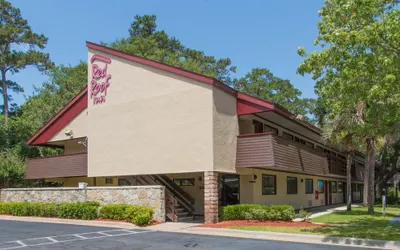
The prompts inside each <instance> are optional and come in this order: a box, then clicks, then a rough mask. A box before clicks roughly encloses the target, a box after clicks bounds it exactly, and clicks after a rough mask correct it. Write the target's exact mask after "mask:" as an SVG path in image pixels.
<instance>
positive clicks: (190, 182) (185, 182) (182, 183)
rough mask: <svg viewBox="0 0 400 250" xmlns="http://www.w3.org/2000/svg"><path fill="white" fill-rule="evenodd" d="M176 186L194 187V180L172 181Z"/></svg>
mask: <svg viewBox="0 0 400 250" xmlns="http://www.w3.org/2000/svg"><path fill="white" fill-rule="evenodd" d="M174 182H175V184H176V185H178V186H194V178H185V179H174Z"/></svg>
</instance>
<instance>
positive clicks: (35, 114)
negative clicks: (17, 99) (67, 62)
mask: <svg viewBox="0 0 400 250" xmlns="http://www.w3.org/2000/svg"><path fill="white" fill-rule="evenodd" d="M47 75H48V77H49V80H48V81H47V82H45V83H43V85H42V86H41V87H40V88H37V89H36V92H35V93H33V95H32V96H31V97H29V98H28V99H27V100H26V102H25V103H24V104H22V105H21V106H20V107H19V108H18V109H17V111H16V115H15V116H13V117H11V118H10V134H12V135H13V136H11V137H10V146H13V147H15V148H16V149H17V152H18V153H19V154H20V155H21V156H23V157H37V156H43V155H47V154H54V153H56V152H57V151H54V150H52V149H49V148H42V147H27V146H26V145H25V142H26V141H27V140H28V139H29V137H30V136H32V135H33V134H34V133H35V132H36V131H37V130H38V129H39V128H40V127H41V126H43V124H44V123H46V122H47V121H48V120H49V119H50V118H51V117H53V116H54V114H56V113H57V112H58V111H59V110H60V109H61V108H62V107H63V106H64V105H65V104H66V103H67V102H68V101H70V100H71V99H72V98H73V97H74V96H75V95H76V94H78V93H79V92H80V91H81V90H82V89H83V88H84V87H85V86H86V84H87V76H88V74H87V64H86V62H81V63H80V64H78V65H76V66H64V65H60V66H57V67H53V68H52V69H51V70H50V71H48V72H47ZM0 149H1V140H0Z"/></svg>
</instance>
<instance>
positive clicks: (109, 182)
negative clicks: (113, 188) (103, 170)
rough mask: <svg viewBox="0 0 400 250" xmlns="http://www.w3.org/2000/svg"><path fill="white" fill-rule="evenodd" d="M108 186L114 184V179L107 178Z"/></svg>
mask: <svg viewBox="0 0 400 250" xmlns="http://www.w3.org/2000/svg"><path fill="white" fill-rule="evenodd" d="M106 184H114V179H113V178H106Z"/></svg>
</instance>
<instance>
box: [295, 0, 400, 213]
mask: <svg viewBox="0 0 400 250" xmlns="http://www.w3.org/2000/svg"><path fill="white" fill-rule="evenodd" d="M396 5H397V1H396V0H328V1H325V5H324V6H323V7H322V9H321V10H320V12H319V13H320V16H321V20H320V21H319V23H318V31H319V32H318V35H317V38H316V40H315V44H316V45H319V46H320V47H321V50H320V51H314V52H312V53H310V54H309V55H307V53H306V52H305V50H304V48H299V50H298V53H299V54H300V55H301V56H304V57H306V59H305V60H304V61H303V63H302V64H301V65H300V66H299V69H298V72H299V73H300V74H305V73H310V74H312V77H313V79H314V80H316V87H315V88H316V93H317V94H318V95H319V96H320V97H321V99H322V100H323V102H324V106H325V107H329V116H330V117H331V118H333V117H336V116H338V115H342V113H343V111H344V110H349V109H350V110H356V111H357V112H356V117H357V124H355V125H354V126H353V127H352V129H351V130H352V132H354V133H355V134H357V135H360V136H362V138H363V140H364V143H365V148H366V150H367V154H366V155H367V159H366V164H365V172H366V178H365V179H366V180H365V184H366V185H364V186H365V187H364V190H365V191H364V194H365V196H364V202H365V203H368V211H369V212H370V213H373V212H374V173H375V158H374V153H375V144H376V138H377V137H379V136H382V135H384V134H385V133H386V132H387V129H388V128H389V127H392V126H393V124H395V123H396V122H397V121H399V115H400V114H399V111H400V98H399V97H400V84H399V79H400V60H398V58H399V55H400V39H398V38H399V37H400V18H399V17H400V11H399V10H398V9H397V8H396Z"/></svg>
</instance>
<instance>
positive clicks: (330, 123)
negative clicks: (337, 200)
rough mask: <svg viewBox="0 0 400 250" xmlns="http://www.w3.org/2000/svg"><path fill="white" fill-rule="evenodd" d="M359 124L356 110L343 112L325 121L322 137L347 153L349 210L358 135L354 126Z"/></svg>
mask: <svg viewBox="0 0 400 250" xmlns="http://www.w3.org/2000/svg"><path fill="white" fill-rule="evenodd" d="M356 124H358V121H357V115H356V114H355V112H351V111H348V112H343V113H342V115H340V116H337V117H335V118H333V119H331V120H327V121H325V122H324V127H323V133H322V138H323V140H324V141H325V143H327V144H331V145H334V146H337V147H339V149H340V150H341V151H343V152H345V154H346V176H347V178H346V182H347V189H346V190H347V193H346V196H347V211H351V203H352V201H351V166H352V164H353V156H354V152H355V151H356V147H357V146H356V145H357V135H356V133H354V132H353V131H354V130H353V128H354V126H355V125H356Z"/></svg>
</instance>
